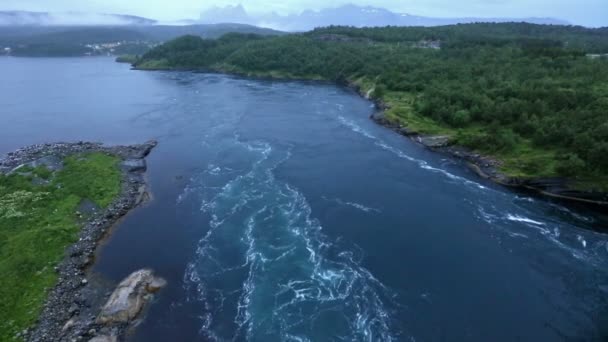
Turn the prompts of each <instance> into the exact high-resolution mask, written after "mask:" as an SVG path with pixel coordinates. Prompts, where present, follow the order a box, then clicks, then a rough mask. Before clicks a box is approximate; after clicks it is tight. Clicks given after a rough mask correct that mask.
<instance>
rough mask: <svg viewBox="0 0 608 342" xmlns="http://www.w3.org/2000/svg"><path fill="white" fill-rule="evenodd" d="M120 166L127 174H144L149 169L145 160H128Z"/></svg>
mask: <svg viewBox="0 0 608 342" xmlns="http://www.w3.org/2000/svg"><path fill="white" fill-rule="evenodd" d="M120 166H121V167H122V169H123V170H125V171H127V172H138V171H141V172H143V171H146V169H147V165H146V161H145V160H144V159H127V160H125V161H123V162H122V163H121V164H120Z"/></svg>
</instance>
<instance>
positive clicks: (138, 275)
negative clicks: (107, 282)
mask: <svg viewBox="0 0 608 342" xmlns="http://www.w3.org/2000/svg"><path fill="white" fill-rule="evenodd" d="M165 285H166V282H165V280H164V279H162V278H158V277H155V276H154V273H153V272H152V270H149V269H143V270H139V271H136V272H133V273H132V274H131V275H129V276H128V277H127V278H126V279H124V280H123V281H122V282H121V283H120V284H118V287H116V289H115V290H114V292H113V293H112V295H111V296H110V299H108V302H107V303H106V304H105V305H104V307H103V308H102V309H101V313H100V314H99V317H97V323H99V324H113V323H129V322H131V321H133V320H135V319H136V318H137V316H138V315H139V314H140V312H141V311H142V309H143V308H144V306H145V305H146V304H147V303H148V302H149V301H150V299H151V297H152V296H151V294H152V293H154V292H156V291H158V290H160V288H162V287H163V286H165Z"/></svg>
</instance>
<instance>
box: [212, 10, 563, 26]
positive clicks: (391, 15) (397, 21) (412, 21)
mask: <svg viewBox="0 0 608 342" xmlns="http://www.w3.org/2000/svg"><path fill="white" fill-rule="evenodd" d="M200 22H201V23H206V24H214V23H220V22H234V23H242V24H250V25H256V26H263V27H270V28H274V29H278V30H283V31H308V30H311V29H314V28H315V27H324V26H330V25H343V26H355V27H366V26H368V27H369V26H389V25H390V26H440V25H453V24H466V23H475V22H527V23H532V24H551V25H569V23H568V22H566V21H564V20H560V19H554V18H533V17H531V18H474V17H471V18H432V17H423V16H417V15H410V14H406V13H395V12H392V11H389V10H387V9H384V8H379V7H372V6H356V5H352V4H350V5H344V6H340V7H335V8H326V9H322V10H318V11H316V10H306V11H304V12H302V13H299V14H290V15H279V14H277V13H274V12H272V13H266V14H259V15H251V14H249V13H248V12H247V11H246V10H245V8H244V7H243V6H242V5H234V6H225V7H212V8H210V9H208V10H206V11H204V12H202V13H201V15H200Z"/></svg>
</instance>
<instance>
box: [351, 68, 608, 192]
mask: <svg viewBox="0 0 608 342" xmlns="http://www.w3.org/2000/svg"><path fill="white" fill-rule="evenodd" d="M351 83H352V84H354V85H356V86H357V87H359V89H360V91H361V93H363V94H370V95H372V96H374V94H375V89H376V86H377V85H376V84H375V83H374V81H372V80H369V79H366V78H358V79H355V80H351ZM377 99H378V100H381V101H382V102H384V103H385V104H386V105H387V106H388V107H389V108H388V109H387V110H386V112H385V118H386V119H387V120H389V121H390V122H393V123H395V124H400V125H402V126H404V127H407V128H409V129H410V130H412V131H414V132H418V133H420V134H428V135H446V136H449V137H450V139H451V141H452V143H454V144H457V145H462V146H467V147H470V148H471V149H473V150H474V151H476V152H478V153H480V154H484V155H487V156H490V157H492V158H494V159H496V160H498V161H500V162H501V166H500V169H499V171H500V172H501V173H503V174H504V175H506V176H509V177H517V178H538V177H559V176H562V174H561V173H560V169H559V163H558V162H556V161H557V160H559V157H560V155H563V154H566V153H567V151H565V150H564V149H560V148H554V149H551V148H547V147H542V148H541V147H538V146H535V145H534V144H533V142H532V141H531V140H530V139H523V138H520V139H516V141H515V143H514V144H513V145H512V146H509V148H504V149H500V148H496V147H495V146H488V145H485V146H486V147H487V148H484V145H482V146H481V147H479V146H471V145H470V142H471V141H478V140H481V139H484V138H485V137H486V135H487V133H486V129H485V128H484V127H483V126H475V125H469V126H468V127H466V128H453V127H450V126H448V125H445V124H442V123H440V122H437V121H435V120H433V119H431V118H429V117H426V116H423V115H421V114H419V113H418V112H417V111H416V107H415V102H416V95H415V94H411V93H407V92H397V91H383V92H382V94H379V97H378V98H377ZM573 188H575V189H579V190H593V189H595V190H603V191H608V176H607V175H605V174H602V173H600V172H595V171H593V170H583V171H579V173H578V174H577V175H576V179H575V180H574V183H573Z"/></svg>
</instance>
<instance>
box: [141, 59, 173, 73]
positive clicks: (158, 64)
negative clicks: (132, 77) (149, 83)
mask: <svg viewBox="0 0 608 342" xmlns="http://www.w3.org/2000/svg"><path fill="white" fill-rule="evenodd" d="M137 68H138V69H141V70H158V69H161V70H162V69H171V66H170V65H169V61H167V60H166V59H159V60H149V61H145V62H143V63H141V64H138V65H137Z"/></svg>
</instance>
